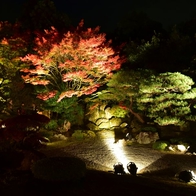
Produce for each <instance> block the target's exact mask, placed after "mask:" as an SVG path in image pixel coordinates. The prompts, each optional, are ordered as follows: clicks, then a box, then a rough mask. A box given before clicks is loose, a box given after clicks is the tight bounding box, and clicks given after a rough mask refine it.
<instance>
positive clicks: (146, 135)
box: [135, 132, 159, 144]
mask: <svg viewBox="0 0 196 196" xmlns="http://www.w3.org/2000/svg"><path fill="white" fill-rule="evenodd" d="M135 139H136V142H138V143H139V144H150V143H154V142H156V140H158V139H159V134H158V133H157V132H140V133H139V134H138V135H136V138H135Z"/></svg>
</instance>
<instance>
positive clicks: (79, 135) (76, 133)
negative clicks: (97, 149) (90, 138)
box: [72, 130, 84, 140]
mask: <svg viewBox="0 0 196 196" xmlns="http://www.w3.org/2000/svg"><path fill="white" fill-rule="evenodd" d="M72 137H73V138H74V139H77V140H82V139H84V133H83V132H82V130H75V131H74V133H73V134H72Z"/></svg>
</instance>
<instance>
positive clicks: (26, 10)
mask: <svg viewBox="0 0 196 196" xmlns="http://www.w3.org/2000/svg"><path fill="white" fill-rule="evenodd" d="M18 22H20V23H22V27H23V28H24V29H28V30H31V31H34V30H43V29H50V27H51V26H54V27H55V28H57V29H58V30H65V29H66V30H67V29H69V27H70V26H71V20H70V18H69V17H68V16H67V15H66V14H65V13H61V12H59V11H58V10H57V9H56V7H55V5H54V3H53V1H51V0H29V1H27V2H26V3H25V4H24V6H23V11H22V13H21V15H20V17H19V18H18Z"/></svg>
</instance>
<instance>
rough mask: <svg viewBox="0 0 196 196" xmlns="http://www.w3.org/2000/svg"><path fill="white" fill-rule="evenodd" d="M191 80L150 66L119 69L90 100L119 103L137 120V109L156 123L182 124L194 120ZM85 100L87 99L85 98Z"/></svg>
mask: <svg viewBox="0 0 196 196" xmlns="http://www.w3.org/2000/svg"><path fill="white" fill-rule="evenodd" d="M193 85H194V82H193V80H192V79H191V78H190V77H189V76H186V75H183V74H181V73H179V72H174V73H171V72H166V73H160V74H159V73H156V72H153V71H151V70H135V71H133V70H131V71H127V70H126V71H125V70H122V71H119V72H117V73H116V74H114V75H113V77H112V78H111V80H110V81H109V82H108V83H107V88H106V89H105V90H102V91H99V92H97V93H95V94H93V96H92V97H91V101H94V102H98V101H100V100H101V101H103V100H108V102H111V101H112V102H113V103H119V105H120V106H121V107H122V108H124V109H126V110H129V112H131V113H132V114H133V115H135V116H136V117H137V118H138V119H139V120H140V122H144V119H143V118H142V117H141V115H140V113H142V115H143V116H144V117H148V118H149V119H151V120H152V121H154V122H156V123H157V124H159V125H170V124H173V125H179V126H180V125H182V124H183V123H185V121H189V120H195V119H196V116H194V113H193V110H195V109H194V107H195V106H194V100H195V98H196V88H194V86H193ZM88 101H89V100H88Z"/></svg>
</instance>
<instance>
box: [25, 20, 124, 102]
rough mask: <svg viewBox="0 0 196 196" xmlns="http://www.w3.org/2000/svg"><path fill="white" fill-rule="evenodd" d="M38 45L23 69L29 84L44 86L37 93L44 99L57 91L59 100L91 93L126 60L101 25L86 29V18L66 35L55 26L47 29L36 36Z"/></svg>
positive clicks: (27, 57) (28, 57) (29, 55)
mask: <svg viewBox="0 0 196 196" xmlns="http://www.w3.org/2000/svg"><path fill="white" fill-rule="evenodd" d="M35 45H36V46H35V48H34V50H35V54H28V55H27V56H25V58H22V60H23V61H26V62H29V63H30V64H29V65H30V66H29V67H28V68H26V69H22V70H21V71H22V72H24V75H23V79H24V80H25V82H26V83H31V84H33V85H42V86H44V87H45V90H44V91H43V92H42V93H39V94H38V96H37V97H38V98H40V99H43V100H47V99H49V98H52V97H54V96H55V95H57V93H59V97H58V102H59V101H61V100H62V99H63V98H65V97H72V96H74V95H75V96H78V97H79V96H82V95H88V94H91V93H93V92H95V91H96V90H97V88H98V87H100V86H101V85H103V84H105V83H106V82H107V81H108V80H109V79H110V77H111V75H112V72H113V71H115V70H118V69H119V68H120V67H121V64H122V62H123V60H122V58H120V56H119V54H118V52H115V51H114V50H113V49H112V47H111V46H110V45H111V41H106V38H105V34H103V33H99V27H97V28H94V29H91V28H89V29H84V28H83V21H81V23H80V24H79V26H78V27H77V29H76V30H75V31H73V32H67V33H65V34H63V35H60V33H59V32H58V31H57V30H56V29H55V28H54V27H52V28H51V30H45V33H44V34H43V35H41V34H38V35H37V37H36V39H35Z"/></svg>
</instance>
